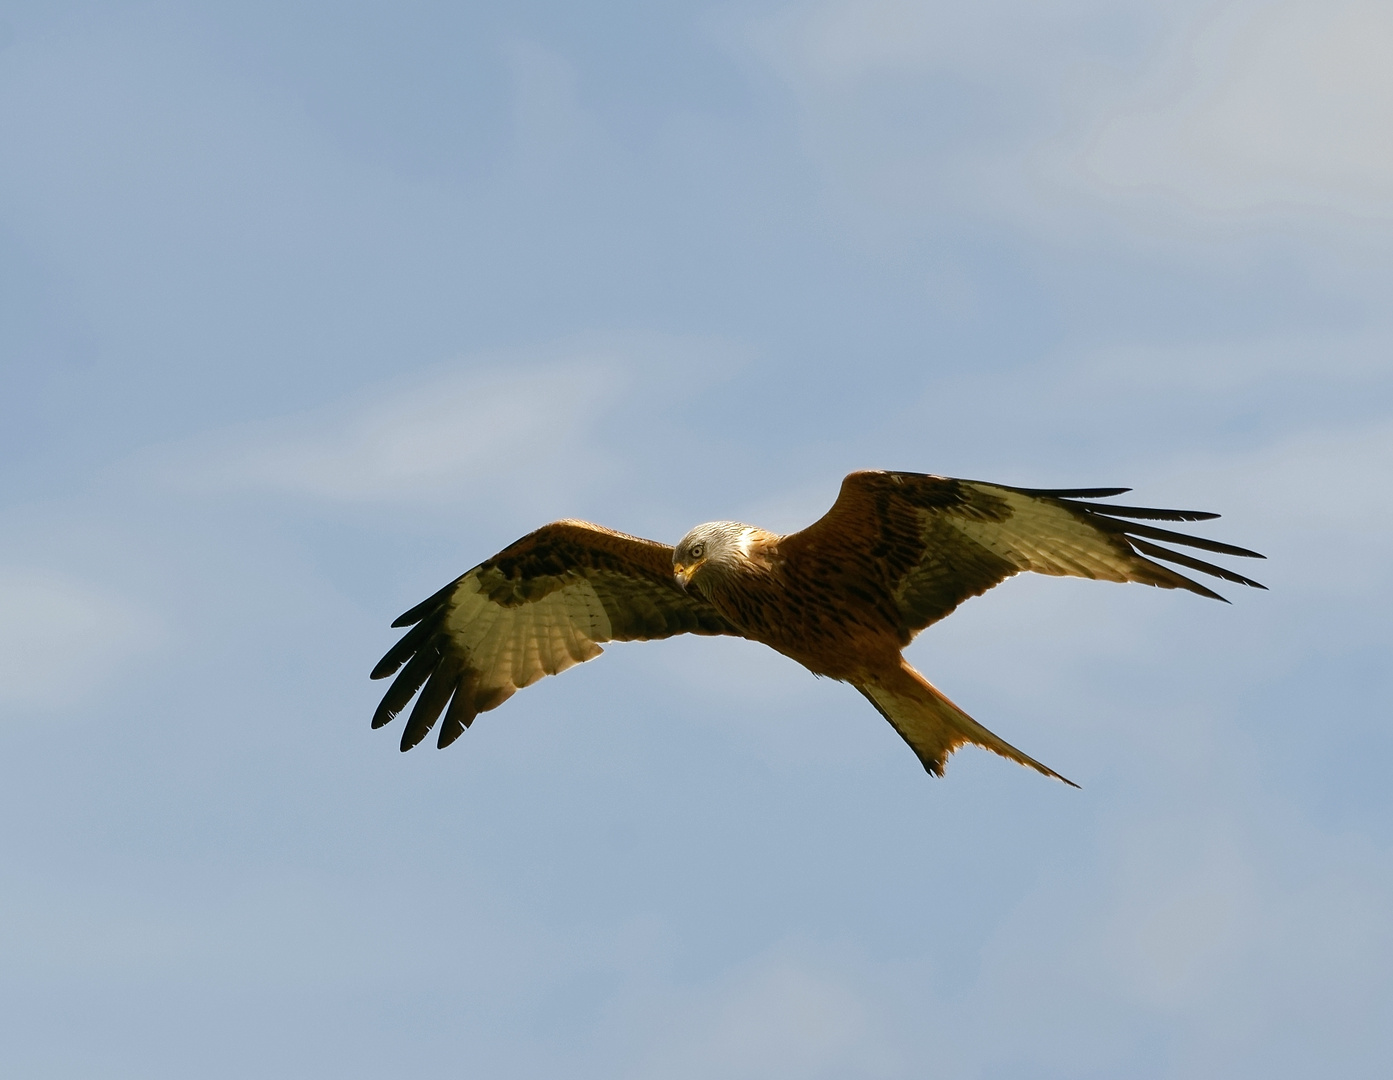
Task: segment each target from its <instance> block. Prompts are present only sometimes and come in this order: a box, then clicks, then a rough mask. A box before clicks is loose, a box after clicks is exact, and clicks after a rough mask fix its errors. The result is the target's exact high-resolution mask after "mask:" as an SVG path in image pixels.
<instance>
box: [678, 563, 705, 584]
mask: <svg viewBox="0 0 1393 1080" xmlns="http://www.w3.org/2000/svg"><path fill="white" fill-rule="evenodd" d="M705 561H706V560H705V559H702V560H701V562H694V563H692V564H691V565H689V566H674V567H673V568H672V576H673V577H675V578H676V579H677V584H678V585H680V586H682V588H683V589H686V587H687V585H688V584H689V583H690V582H691V580H692V575H693V574H695V573H696V572H697V571H698V570H700V569H701V563H703V562H705Z"/></svg>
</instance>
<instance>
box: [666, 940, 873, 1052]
mask: <svg viewBox="0 0 1393 1080" xmlns="http://www.w3.org/2000/svg"><path fill="white" fill-rule="evenodd" d="M674 1004H675V1003H674ZM674 1011H675V1012H677V1013H679V1014H680V1022H678V1023H676V1024H675V1025H674V1026H676V1027H677V1028H678V1029H679V1030H680V1034H679V1033H677V1032H671V1033H669V1037H668V1038H667V1039H666V1040H665V1041H664V1045H663V1046H662V1048H661V1050H659V1051H658V1052H657V1053H656V1054H655V1056H654V1058H653V1059H651V1060H649V1061H648V1062H646V1063H645V1065H644V1068H643V1070H642V1075H644V1076H651V1077H663V1078H670V1080H679V1078H682V1077H694V1078H698V1077H700V1078H704V1077H711V1076H721V1077H731V1078H732V1080H734V1078H736V1077H759V1078H761V1080H762V1078H765V1077H768V1078H770V1080H775V1078H788V1080H795V1078H799V1080H802V1078H808V1080H811V1078H814V1077H833V1076H847V1075H856V1076H881V1075H889V1074H891V1072H892V1070H891V1067H890V1064H891V1063H890V1060H889V1053H888V1052H887V1048H886V1047H885V1046H884V1045H883V1041H884V1036H883V1034H882V1033H880V1032H879V1031H878V1030H877V1028H878V1025H877V1024H876V1023H875V1021H874V1017H873V1010H872V1009H871V1008H869V1007H868V1003H867V1002H864V1001H862V1000H861V998H860V996H859V995H858V994H857V993H856V992H855V991H854V990H853V989H852V988H850V987H849V986H847V985H846V982H845V980H844V979H842V978H841V977H839V976H837V975H834V974H833V973H830V972H827V971H824V970H819V969H818V966H817V965H814V964H811V963H809V962H808V960H807V959H805V958H802V957H798V956H793V955H790V956H780V955H768V956H762V957H759V958H758V959H757V960H756V961H755V962H754V963H752V964H751V965H749V966H748V968H747V969H746V970H743V971H739V972H733V973H731V976H730V977H728V978H727V979H726V980H723V981H722V983H721V984H720V985H717V986H714V987H708V988H706V989H705V990H704V992H703V991H696V992H694V993H693V994H692V995H691V997H689V998H688V1000H686V1001H684V1002H683V1003H682V1004H681V1006H680V1007H679V1008H676V1009H674ZM671 1019H672V1020H677V1019H678V1017H671Z"/></svg>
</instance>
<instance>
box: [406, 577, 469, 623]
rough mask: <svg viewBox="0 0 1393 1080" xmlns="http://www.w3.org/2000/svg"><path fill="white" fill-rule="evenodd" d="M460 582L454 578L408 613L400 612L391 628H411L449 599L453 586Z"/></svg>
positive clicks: (453, 589) (459, 579)
mask: <svg viewBox="0 0 1393 1080" xmlns="http://www.w3.org/2000/svg"><path fill="white" fill-rule="evenodd" d="M461 580H462V579H461V578H455V580H454V581H452V582H450V584H448V585H446V586H445V588H443V589H441V590H440V591H439V592H437V593H435V594H434V595H432V596H428V597H426V598H425V599H424V600H422V601H421V602H420V603H419V604H417V605H416V606H415V607H414V608H412V609H411V610H410V611H404V612H402V613H401V614H400V615H398V616H397V617H396V618H395V619H393V620H392V626H393V628H395V629H400V628H401V627H403V626H411V625H412V624H414V623H418V622H420V621H421V620H422V619H424V618H425V617H426V616H427V615H429V614H430V613H431V612H432V611H434V610H435V609H436V608H438V607H440V606H441V605H442V604H444V603H445V602H446V601H447V600H449V599H450V594H451V593H452V592H454V591H455V586H456V585H458V584H459V583H460V581H461Z"/></svg>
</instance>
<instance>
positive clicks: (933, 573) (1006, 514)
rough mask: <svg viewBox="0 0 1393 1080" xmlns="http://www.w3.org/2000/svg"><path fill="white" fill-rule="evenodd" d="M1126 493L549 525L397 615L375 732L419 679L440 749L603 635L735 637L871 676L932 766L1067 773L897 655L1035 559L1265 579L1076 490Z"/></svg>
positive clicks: (886, 491)
mask: <svg viewBox="0 0 1393 1080" xmlns="http://www.w3.org/2000/svg"><path fill="white" fill-rule="evenodd" d="M1128 490H1130V489H1129V488H1076V489H1068V490H1053V491H1047V490H1041V489H1035V488H1016V487H1005V486H1003V485H1000V484H984V483H980V482H978V481H975V480H953V479H950V478H948V477H944V476H926V475H924V474H921V473H903V472H855V473H852V474H851V475H850V476H848V477H847V478H846V479H845V480H844V481H842V489H841V493H840V494H839V495H838V496H837V501H836V503H834V504H833V506H832V509H831V510H829V511H828V512H827V513H826V514H824V515H823V516H822V517H821V518H820V519H819V520H817V521H815V522H813V524H811V525H809V526H808V527H807V528H806V529H804V530H802V531H801V532H796V533H790V534H789V535H787V536H777V535H775V534H774V533H770V532H765V531H764V530H763V529H758V528H755V527H754V526H753V525H743V524H740V523H739V522H734V521H713V522H709V523H707V524H705V525H698V526H697V527H696V528H695V529H693V530H692V531H691V532H689V533H688V534H687V535H686V536H685V537H683V538H682V541H681V542H680V543H679V544H678V545H677V547H676V548H675V549H674V548H670V547H668V546H667V545H666V544H660V543H658V542H656V541H654V540H642V539H640V538H638V537H636V536H627V535H625V534H624V533H619V532H613V531H611V530H609V529H605V528H601V527H600V526H599V525H591V524H589V523H588V522H584V521H557V522H553V523H552V524H550V525H544V526H542V528H540V529H538V530H537V531H536V532H534V533H529V534H528V535H527V536H524V537H523V538H522V539H521V540H519V541H518V542H517V543H515V544H512V545H510V546H509V547H506V548H504V549H503V550H502V551H500V552H499V553H498V554H497V555H495V556H494V557H493V558H491V559H488V560H487V561H485V562H482V563H480V564H479V565H478V566H476V567H475V568H474V569H473V570H470V571H469V572H468V573H466V574H464V575H463V576H462V577H459V578H457V579H455V580H454V581H453V582H451V583H450V584H449V585H447V586H446V587H445V588H443V589H441V590H440V591H439V592H438V593H436V594H435V595H434V596H432V597H431V598H430V599H428V600H426V601H424V602H423V603H420V604H418V605H416V606H415V607H414V608H412V609H411V610H410V611H408V612H407V613H406V614H405V615H403V616H401V618H399V619H397V620H396V622H394V623H392V625H393V626H410V627H411V629H410V630H409V631H407V633H406V634H405V636H403V637H402V639H401V640H400V641H398V642H397V644H396V645H394V646H393V647H392V648H391V650H389V651H388V653H387V655H386V656H384V657H383V658H382V660H381V662H379V663H378V665H377V666H376V667H375V668H373V671H372V677H373V678H374V679H381V678H384V677H386V676H388V675H391V674H392V673H393V672H394V671H396V670H397V669H398V668H401V667H402V665H403V664H405V665H406V666H405V667H404V668H402V671H401V674H400V675H398V676H397V677H396V680H395V681H394V682H393V683H392V685H391V687H390V688H389V689H388V690H387V693H386V695H385V696H384V697H383V698H382V704H381V705H379V706H378V708H377V712H376V714H375V715H374V716H373V718H372V726H373V727H375V728H377V727H381V726H382V725H383V724H386V723H388V722H389V721H391V719H392V718H393V717H394V716H396V715H397V713H398V712H400V711H401V710H402V709H403V708H405V707H406V705H407V703H408V702H409V701H410V700H411V698H412V697H413V696H415V694H416V692H417V691H418V690H420V692H421V694H420V697H419V698H418V699H417V701H416V706H415V708H413V709H412V710H411V715H410V716H409V717H408V718H407V721H406V730H405V731H403V732H402V738H401V748H402V749H403V750H409V749H411V747H413V746H415V745H416V744H417V743H419V742H420V741H421V740H422V739H424V738H425V737H426V734H427V733H428V732H429V731H430V729H431V728H432V727H433V726H434V725H435V722H436V720H437V719H438V718H439V717H440V715H441V713H442V712H443V713H444V714H445V718H444V721H443V722H442V724H441V727H440V737H439V740H438V743H437V745H439V746H440V747H442V748H443V747H446V746H449V745H450V743H452V742H454V741H455V739H456V738H458V737H459V735H460V733H461V732H462V731H463V730H464V729H465V728H467V727H468V726H469V724H470V722H471V721H473V719H474V717H475V716H477V715H478V714H479V713H481V712H487V711H488V710H489V709H494V708H497V707H498V706H499V705H501V704H503V702H504V701H506V700H507V699H508V698H509V697H511V696H512V695H513V692H514V691H516V690H519V689H521V688H522V687H524V686H530V685H531V684H532V683H534V682H536V681H537V680H538V679H540V678H541V677H542V676H543V675H554V674H556V673H557V672H559V671H564V670H565V669H566V668H568V667H571V666H572V665H574V664H578V663H580V662H582V661H584V660H590V659H593V658H594V657H596V656H599V655H600V652H601V651H602V650H601V649H600V646H599V642H602V641H648V640H651V639H654V638H665V637H671V636H672V635H674V634H688V633H689V634H731V635H734V636H736V637H744V638H749V639H750V640H752V641H758V642H762V643H763V644H765V645H768V646H769V647H770V648H773V649H776V650H778V651H779V652H781V653H783V654H784V655H785V656H788V657H791V658H792V659H794V660H797V661H798V662H799V663H800V664H802V665H803V666H804V667H806V668H808V669H809V670H810V671H812V672H813V673H815V674H817V675H825V676H827V677H828V678H832V679H840V680H842V681H843V682H848V683H850V684H851V685H852V686H854V687H856V689H858V690H859V691H861V693H862V694H864V695H865V696H866V697H867V698H868V699H869V700H870V702H871V704H872V705H874V706H875V707H876V709H878V710H879V711H880V714H881V715H882V716H884V717H885V719H887V720H889V721H890V723H891V725H892V726H893V727H894V728H895V730H896V731H898V732H899V733H900V735H901V736H902V737H903V738H904V740H905V742H907V743H909V745H910V747H911V748H912V749H913V750H914V752H915V753H916V754H918V755H919V760H920V761H921V762H922V763H923V765H924V768H926V769H927V770H928V771H929V772H931V773H933V774H934V775H936V776H942V775H943V766H944V762H945V761H946V760H947V758H948V755H949V754H951V753H952V752H953V751H954V750H956V749H957V748H958V747H959V746H961V745H962V744H963V743H976V744H977V745H978V746H982V747H985V748H986V749H988V750H993V751H995V752H996V753H998V754H1001V755H1002V756H1003V757H1008V758H1010V759H1011V760H1012V761H1017V762H1020V763H1021V764H1022V765H1029V766H1030V767H1031V768H1033V769H1037V770H1039V771H1040V772H1042V773H1044V774H1045V775H1046V776H1053V777H1056V778H1057V779H1060V780H1064V777H1062V776H1060V775H1059V774H1058V773H1056V772H1055V771H1054V770H1052V769H1049V768H1046V767H1045V766H1044V765H1041V764H1040V763H1039V762H1038V761H1036V760H1035V759H1034V758H1031V757H1029V756H1027V755H1026V754H1023V753H1021V751H1019V750H1017V749H1016V748H1015V747H1014V746H1011V745H1010V744H1009V743H1007V742H1005V741H1004V740H1002V739H1000V738H998V737H997V736H996V735H994V734H992V733H991V732H990V731H988V730H987V729H986V728H984V727H983V726H982V725H981V724H979V723H977V721H975V720H973V719H972V718H971V717H970V716H968V715H967V714H966V713H965V712H963V711H962V710H961V709H959V708H958V707H957V706H956V705H954V704H953V703H952V702H951V701H949V700H948V699H947V698H946V697H944V696H943V695H942V694H941V693H939V691H938V690H937V689H936V688H935V687H933V686H932V685H930V684H929V682H928V681H927V680H926V679H925V678H924V677H923V676H922V675H920V674H919V673H918V672H917V671H915V670H914V668H912V667H910V666H909V664H908V663H906V662H905V659H904V657H903V656H902V655H901V650H903V649H904V647H905V646H906V645H908V644H909V642H910V639H911V638H913V637H914V635H915V634H916V633H918V632H919V631H920V630H922V629H924V627H926V626H928V625H930V624H931V623H935V622H937V621H938V620H939V619H942V618H943V617H944V616H946V615H948V614H949V613H951V612H952V611H953V609H954V608H956V607H957V606H958V605H959V604H960V603H962V602H963V601H964V600H966V599H968V598H969V597H972V596H978V595H980V594H981V593H984V592H986V591H987V590H988V589H990V588H991V587H992V586H993V585H995V584H997V583H998V582H1000V581H1004V580H1005V579H1006V578H1008V577H1010V576H1011V575H1012V574H1017V573H1020V572H1021V571H1022V570H1034V571H1035V572H1036V573H1040V574H1055V575H1068V576H1072V577H1086V578H1101V579H1103V580H1105V581H1137V582H1141V583H1142V584H1144V585H1156V586H1159V587H1160V588H1163V589H1188V590H1189V591H1190V592H1193V593H1199V594H1200V595H1201V596H1208V597H1212V598H1213V599H1215V600H1223V599H1224V598H1223V597H1222V596H1219V595H1218V594H1217V593H1215V592H1211V591H1210V590H1209V589H1207V588H1205V587H1204V586H1203V585H1201V584H1199V583H1198V582H1196V581H1192V580H1190V579H1189V578H1187V577H1185V576H1183V575H1181V574H1178V573H1176V572H1175V571H1174V570H1171V569H1169V568H1167V567H1165V566H1162V565H1161V564H1160V563H1157V562H1154V561H1153V559H1162V560H1164V561H1166V562H1170V563H1175V564H1177V565H1179V566H1183V567H1186V568H1188V569H1190V570H1197V571H1199V572H1201V573H1205V574H1211V575H1213V576H1214V577H1217V578H1222V579H1224V580H1225V581H1233V582H1237V583H1238V584H1240V585H1251V586H1253V587H1254V588H1258V589H1261V588H1263V587H1264V586H1262V585H1259V584H1258V583H1257V582H1256V581H1252V580H1250V579H1248V578H1246V577H1243V576H1242V575H1241V574H1236V573H1234V572H1233V571H1231V570H1227V569H1225V568H1223V567H1220V566H1215V565H1213V564H1212V563H1207V562H1203V561H1201V560H1200V559H1196V558H1194V557H1193V556H1191V555H1186V554H1184V553H1182V552H1179V551H1173V550H1171V549H1170V548H1165V547H1161V546H1160V545H1158V544H1154V543H1151V541H1153V540H1162V541H1166V542H1168V543H1171V544H1181V545H1185V546H1187V547H1192V548H1199V549H1201V550H1204V551H1213V552H1218V553H1219V554H1222V555H1241V556H1246V557H1248V558H1255V559H1260V558H1262V557H1263V556H1261V555H1259V554H1258V553H1257V552H1255V551H1248V550H1247V549H1245V548H1241V547H1234V546H1233V545H1231V544H1221V543H1218V542H1217V541H1214V540H1205V539H1202V538H1200V537H1196V536H1186V535H1184V534H1183V533H1177V532H1172V531H1170V530H1169V529H1160V528H1157V527H1156V526H1154V525H1145V524H1141V523H1140V522H1142V521H1148V520H1151V521H1203V520H1206V519H1209V518H1215V517H1218V515H1217V514H1209V513H1204V512H1202V511H1198V510H1156V509H1149V508H1146V507H1137V506H1117V505H1114V504H1111V503H1099V502H1092V501H1089V502H1084V501H1081V500H1096V499H1104V498H1108V497H1110V496H1114V495H1121V494H1122V493H1123V492H1125V491H1128ZM1146 556H1151V558H1147V557H1146ZM423 685H424V689H422V687H423ZM1064 782H1065V783H1069V782H1070V781H1068V780H1065V781H1064Z"/></svg>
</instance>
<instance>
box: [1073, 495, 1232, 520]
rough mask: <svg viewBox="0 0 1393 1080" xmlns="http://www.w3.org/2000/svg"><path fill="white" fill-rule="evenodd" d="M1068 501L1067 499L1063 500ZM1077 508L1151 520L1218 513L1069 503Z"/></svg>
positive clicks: (1207, 517) (1205, 517)
mask: <svg viewBox="0 0 1393 1080" xmlns="http://www.w3.org/2000/svg"><path fill="white" fill-rule="evenodd" d="M1065 501H1066V502H1068V500H1067V499H1066V500H1065ZM1070 505H1072V506H1075V507H1076V508H1077V509H1079V510H1086V511H1088V512H1089V513H1090V514H1102V515H1104V516H1105V517H1120V518H1143V519H1148V520H1151V521H1213V520H1214V519H1215V518H1217V517H1218V516H1219V515H1218V514H1215V513H1212V512H1211V511H1209V510H1163V509H1161V508H1160V507H1156V506H1114V505H1112V504H1110V503H1096V504H1095V503H1071V504H1070Z"/></svg>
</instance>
